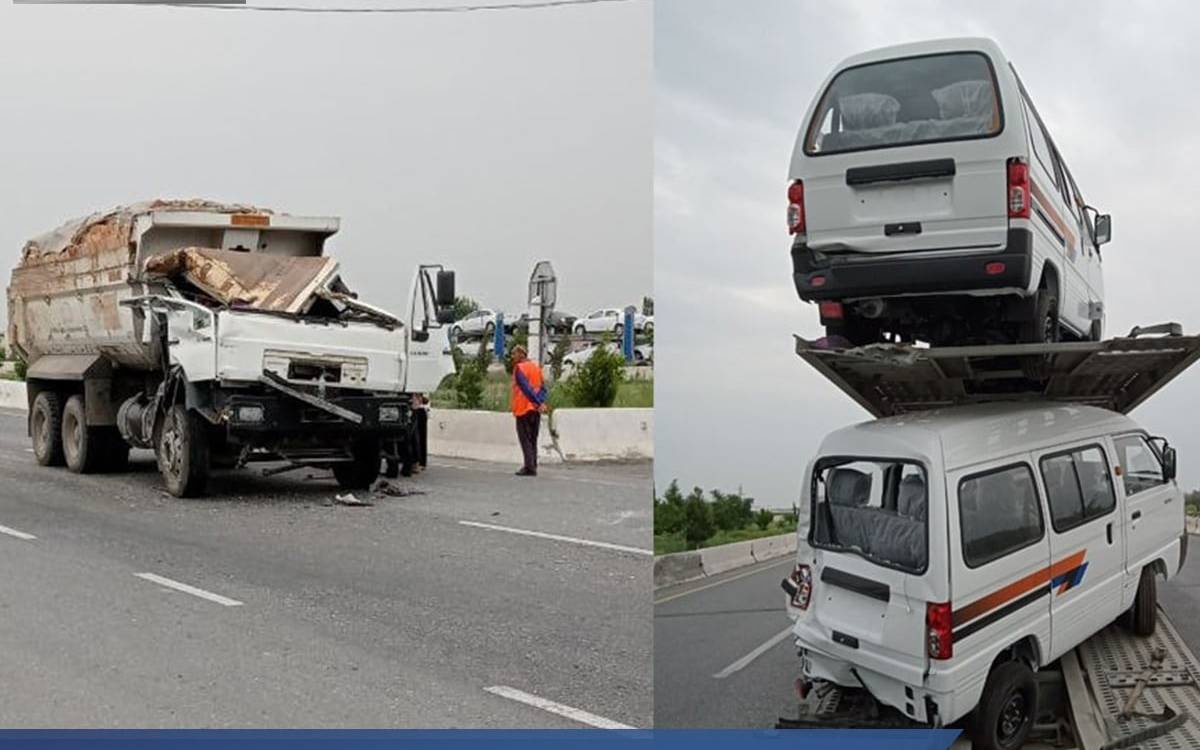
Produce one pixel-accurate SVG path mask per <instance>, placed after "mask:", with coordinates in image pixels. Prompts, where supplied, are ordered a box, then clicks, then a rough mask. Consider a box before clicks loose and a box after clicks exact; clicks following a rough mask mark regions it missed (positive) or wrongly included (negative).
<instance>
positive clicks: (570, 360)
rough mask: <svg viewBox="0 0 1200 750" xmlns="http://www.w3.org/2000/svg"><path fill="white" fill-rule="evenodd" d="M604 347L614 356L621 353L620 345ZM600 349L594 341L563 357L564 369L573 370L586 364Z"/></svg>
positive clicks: (605, 345) (612, 344) (606, 345)
mask: <svg viewBox="0 0 1200 750" xmlns="http://www.w3.org/2000/svg"><path fill="white" fill-rule="evenodd" d="M603 346H604V348H605V349H607V350H608V351H610V352H612V353H613V354H620V353H621V346H620V344H614V343H609V344H604V345H603ZM600 347H601V345H600V344H598V343H596V342H594V341H593V342H590V343H588V344H587V346H585V347H583V348H582V349H576V350H575V351H573V352H571V353H570V354H568V355H567V356H565V357H563V367H564V368H565V369H571V368H573V367H578V366H579V365H582V364H583V363H584V362H587V361H588V360H589V359H591V358H592V355H593V354H595V353H596V352H597V351H598V350H599V349H600Z"/></svg>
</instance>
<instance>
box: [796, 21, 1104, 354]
mask: <svg viewBox="0 0 1200 750" xmlns="http://www.w3.org/2000/svg"><path fill="white" fill-rule="evenodd" d="M1076 148H1078V147H1076ZM789 176H790V177H791V184H790V185H789V186H788V229H789V231H790V232H791V234H792V236H793V237H794V241H793V245H792V263H793V277H794V281H795V285H796V291H797V292H798V293H799V295H800V298H801V299H803V300H804V301H806V302H816V303H817V304H818V306H819V309H820V315H821V322H822V323H823V324H824V325H825V328H826V331H827V333H828V334H829V335H830V336H840V337H841V338H844V339H846V340H848V341H849V342H850V343H851V344H852V345H861V344H870V343H874V342H876V341H880V340H884V339H885V338H889V337H890V338H893V339H894V338H897V337H898V338H899V339H900V340H910V339H915V340H920V341H926V342H928V343H930V344H932V345H935V346H943V345H949V346H953V345H959V344H964V343H1024V342H1047V341H1059V340H1092V341H1099V340H1100V339H1101V337H1102V336H1103V332H1104V285H1103V280H1102V274H1101V263H1100V247H1101V246H1102V245H1103V244H1104V243H1106V242H1108V241H1109V239H1110V237H1111V235H1112V220H1111V219H1110V218H1109V216H1107V215H1105V214H1100V213H1098V212H1097V211H1096V210H1095V209H1094V208H1092V207H1091V206H1089V205H1088V204H1087V202H1086V201H1085V200H1084V198H1083V195H1082V194H1081V193H1080V191H1079V188H1078V187H1077V186H1076V183H1075V179H1074V178H1073V177H1072V176H1071V171H1070V170H1069V169H1068V168H1067V164H1066V162H1065V161H1064V160H1063V158H1062V154H1061V153H1060V151H1059V149H1058V146H1057V144H1056V143H1055V141H1054V139H1053V138H1051V137H1050V132H1049V131H1048V130H1047V128H1046V124H1045V122H1043V120H1042V118H1041V116H1040V115H1039V114H1038V110H1037V108H1036V107H1034V105H1033V100H1032V99H1031V98H1030V96H1029V93H1028V92H1027V91H1026V89H1025V86H1024V85H1023V84H1022V83H1021V79H1020V78H1019V77H1018V76H1017V72H1016V69H1015V68H1013V67H1012V65H1010V64H1009V62H1008V60H1007V59H1006V58H1005V57H1004V54H1003V53H1002V52H1001V51H1000V48H999V47H997V46H996V44H995V43H994V42H992V41H991V40H988V39H947V40H940V41H932V42H919V43H916V44H906V45H902V46H898V47H888V48H886V49H881V50H876V51H874V52H867V53H865V54H861V55H856V56H855V57H852V58H850V59H848V60H846V61H845V62H843V63H842V64H841V65H839V66H838V67H837V68H836V69H835V70H834V72H833V73H832V74H831V75H830V76H829V78H828V79H827V81H826V82H825V84H824V85H823V86H822V87H821V91H820V92H819V93H818V94H817V96H816V98H815V99H814V100H813V103H812V106H811V107H810V109H809V112H808V116H807V118H806V124H805V126H804V128H803V129H802V130H801V131H800V134H799V137H798V138H797V141H796V147H795V152H794V154H793V156H792V164H791V169H790V172H789Z"/></svg>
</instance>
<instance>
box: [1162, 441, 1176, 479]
mask: <svg viewBox="0 0 1200 750" xmlns="http://www.w3.org/2000/svg"><path fill="white" fill-rule="evenodd" d="M1162 464H1163V466H1162V469H1163V479H1165V480H1167V481H1168V482H1171V481H1174V479H1175V471H1176V466H1175V449H1174V448H1172V447H1171V446H1169V445H1168V446H1166V447H1164V448H1163V454H1162Z"/></svg>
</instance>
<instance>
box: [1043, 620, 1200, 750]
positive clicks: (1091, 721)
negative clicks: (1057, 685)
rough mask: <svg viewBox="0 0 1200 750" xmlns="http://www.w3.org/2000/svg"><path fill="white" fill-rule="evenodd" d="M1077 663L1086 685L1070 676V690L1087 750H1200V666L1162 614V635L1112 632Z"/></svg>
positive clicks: (1091, 643)
mask: <svg viewBox="0 0 1200 750" xmlns="http://www.w3.org/2000/svg"><path fill="white" fill-rule="evenodd" d="M1075 656H1076V657H1077V658H1078V663H1079V668H1080V669H1081V672H1082V674H1081V676H1082V679H1081V680H1078V681H1075V684H1074V685H1072V679H1071V677H1070V676H1069V675H1068V678H1067V686H1068V693H1069V694H1070V700H1071V707H1072V713H1073V714H1074V717H1073V718H1074V720H1075V721H1074V724H1075V730H1076V731H1075V733H1076V736H1077V740H1078V746H1079V747H1081V748H1083V749H1084V750H1102V749H1104V750H1116V748H1123V747H1139V748H1142V749H1143V750H1195V749H1196V748H1200V662H1197V661H1196V657H1195V655H1194V654H1193V653H1192V652H1191V650H1190V649H1189V648H1188V647H1187V644H1186V643H1184V640H1183V637H1182V636H1180V634H1179V632H1178V631H1177V630H1175V627H1174V626H1173V625H1172V624H1171V621H1170V620H1169V619H1167V617H1166V615H1165V613H1164V612H1163V611H1162V610H1161V609H1160V610H1159V613H1158V627H1157V628H1156V629H1155V633H1154V635H1152V636H1150V637H1147V638H1139V637H1137V636H1135V635H1132V634H1131V633H1130V632H1129V631H1128V630H1126V629H1125V628H1123V627H1121V626H1120V625H1119V624H1113V625H1109V626H1108V627H1107V628H1105V629H1104V630H1102V631H1100V632H1099V633H1097V634H1096V635H1094V636H1092V637H1091V638H1089V639H1088V640H1086V641H1084V642H1083V643H1082V644H1080V645H1079V646H1078V647H1077V648H1076V649H1075ZM1139 681H1141V682H1142V683H1143V687H1141V688H1139V687H1138V682H1139ZM1131 699H1132V703H1130V701H1131ZM1127 708H1128V709H1129V714H1128V715H1123V714H1124V713H1125V711H1126V709H1127Z"/></svg>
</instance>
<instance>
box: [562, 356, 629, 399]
mask: <svg viewBox="0 0 1200 750" xmlns="http://www.w3.org/2000/svg"><path fill="white" fill-rule="evenodd" d="M624 379H625V358H624V357H622V356H621V355H620V354H617V353H616V352H611V351H609V350H608V348H607V346H605V344H604V343H603V342H602V343H601V344H600V345H599V346H598V347H597V349H596V351H594V352H592V356H590V357H588V358H587V360H586V361H584V363H583V364H581V365H579V366H578V367H576V368H575V371H574V372H572V373H571V376H570V377H569V378H567V379H566V381H565V382H564V383H563V386H564V387H565V388H566V389H567V394H568V397H569V400H570V402H571V405H572V406H575V407H577V408H589V407H602V408H608V407H610V406H612V405H613V402H614V401H616V400H617V390H618V389H619V388H620V387H621V383H622V381H624Z"/></svg>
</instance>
